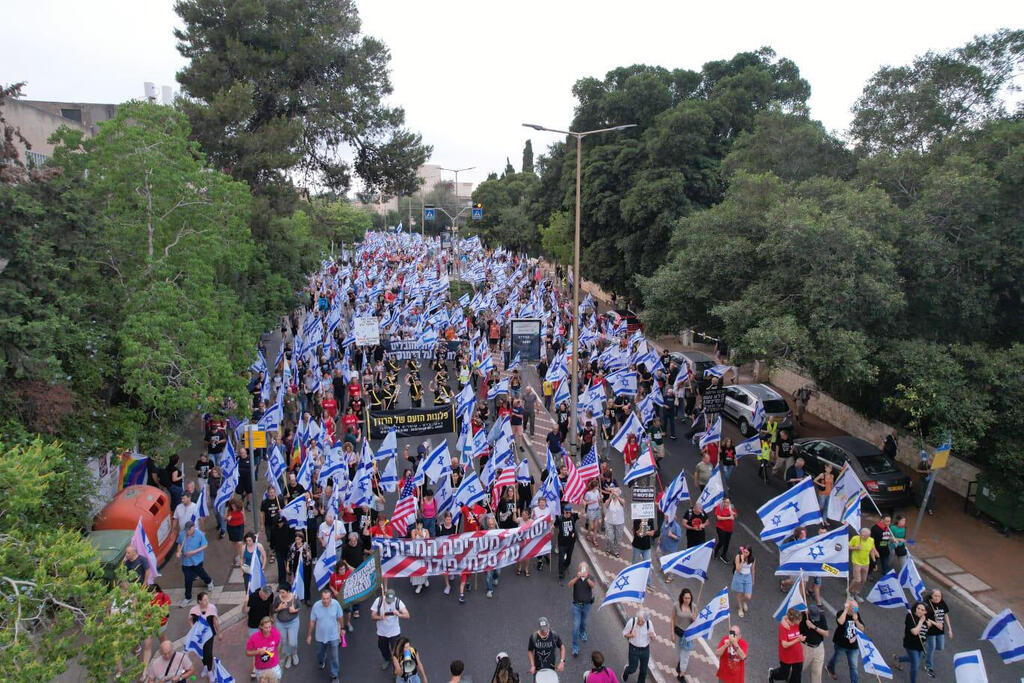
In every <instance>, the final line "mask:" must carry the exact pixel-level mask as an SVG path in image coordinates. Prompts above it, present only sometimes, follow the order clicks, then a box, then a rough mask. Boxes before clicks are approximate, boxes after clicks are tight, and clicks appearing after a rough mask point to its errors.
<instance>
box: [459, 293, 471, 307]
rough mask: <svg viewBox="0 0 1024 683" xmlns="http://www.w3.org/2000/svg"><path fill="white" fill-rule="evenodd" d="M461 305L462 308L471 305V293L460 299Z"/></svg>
mask: <svg viewBox="0 0 1024 683" xmlns="http://www.w3.org/2000/svg"><path fill="white" fill-rule="evenodd" d="M459 305H460V306H462V307H463V308H465V307H466V306H468V305H469V292H466V293H465V294H463V295H462V296H460V297H459Z"/></svg>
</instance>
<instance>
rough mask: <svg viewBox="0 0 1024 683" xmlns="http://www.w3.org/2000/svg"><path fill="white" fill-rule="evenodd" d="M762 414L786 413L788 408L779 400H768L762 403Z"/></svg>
mask: <svg viewBox="0 0 1024 683" xmlns="http://www.w3.org/2000/svg"><path fill="white" fill-rule="evenodd" d="M763 403H764V412H766V413H768V414H773V413H788V412H789V406H788V405H786V402H785V401H783V400H782V399H781V398H770V399H768V400H767V401H764V402H763Z"/></svg>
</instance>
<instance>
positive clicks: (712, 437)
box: [700, 415, 722, 449]
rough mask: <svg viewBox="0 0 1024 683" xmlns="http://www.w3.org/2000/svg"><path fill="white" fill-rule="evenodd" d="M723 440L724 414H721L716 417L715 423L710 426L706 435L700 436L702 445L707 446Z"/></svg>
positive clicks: (702, 446)
mask: <svg viewBox="0 0 1024 683" xmlns="http://www.w3.org/2000/svg"><path fill="white" fill-rule="evenodd" d="M721 440H722V416H721V415H719V416H718V417H716V418H715V421H714V423H713V424H712V425H711V427H709V428H708V430H707V431H706V432H704V435H703V436H701V437H700V447H701V448H702V449H703V448H706V447H707V446H708V445H710V444H713V443H718V442H719V441H721Z"/></svg>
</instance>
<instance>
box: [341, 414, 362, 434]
mask: <svg viewBox="0 0 1024 683" xmlns="http://www.w3.org/2000/svg"><path fill="white" fill-rule="evenodd" d="M358 424H359V417H357V416H356V415H353V414H352V413H345V414H344V415H342V416H341V431H342V432H343V433H346V434H347V433H348V431H349V430H350V429H356V428H357V425H358Z"/></svg>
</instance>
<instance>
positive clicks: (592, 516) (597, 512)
mask: <svg viewBox="0 0 1024 683" xmlns="http://www.w3.org/2000/svg"><path fill="white" fill-rule="evenodd" d="M587 519H588V520H589V521H591V522H597V521H599V520H600V519H601V508H600V507H595V508H594V509H593V510H591V509H590V508H587Z"/></svg>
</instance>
